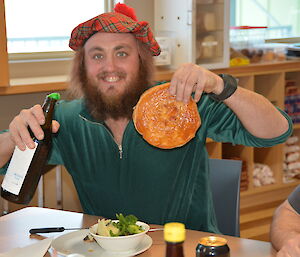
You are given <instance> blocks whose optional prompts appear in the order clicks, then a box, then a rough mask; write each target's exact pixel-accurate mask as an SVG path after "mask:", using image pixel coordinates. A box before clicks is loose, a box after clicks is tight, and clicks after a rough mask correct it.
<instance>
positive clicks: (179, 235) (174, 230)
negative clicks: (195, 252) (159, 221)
mask: <svg viewBox="0 0 300 257" xmlns="http://www.w3.org/2000/svg"><path fill="white" fill-rule="evenodd" d="M164 239H165V241H167V242H172V243H179V242H183V241H184V240H185V225H184V224H183V223H179V222H170V223H166V224H165V226H164Z"/></svg>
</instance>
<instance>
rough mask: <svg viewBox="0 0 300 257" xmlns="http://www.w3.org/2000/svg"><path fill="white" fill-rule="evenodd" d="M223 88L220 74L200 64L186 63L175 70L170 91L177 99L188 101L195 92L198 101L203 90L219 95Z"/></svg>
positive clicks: (195, 98)
mask: <svg viewBox="0 0 300 257" xmlns="http://www.w3.org/2000/svg"><path fill="white" fill-rule="evenodd" d="M223 88H224V83H223V80H222V78H221V77H220V76H218V75H217V74H215V73H213V72H211V71H209V70H207V69H204V68H203V67H201V66H199V65H196V64H192V63H186V64H182V65H181V66H180V67H179V68H178V69H177V70H176V71H175V73H174V75H173V77H172V79H171V85H170V88H169V91H170V93H171V94H172V95H176V100H177V101H183V102H185V103H188V102H189V100H190V97H191V94H192V93H195V95H194V100H195V101H196V102H198V101H199V100H200V98H201V95H202V93H203V92H206V93H214V94H217V95H218V94H220V93H221V92H222V90H223Z"/></svg>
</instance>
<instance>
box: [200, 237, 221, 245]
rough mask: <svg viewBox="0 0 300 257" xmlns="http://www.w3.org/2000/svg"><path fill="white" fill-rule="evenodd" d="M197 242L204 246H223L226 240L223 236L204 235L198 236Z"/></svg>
mask: <svg viewBox="0 0 300 257" xmlns="http://www.w3.org/2000/svg"><path fill="white" fill-rule="evenodd" d="M199 243H200V244H201V245H205V246H223V245H226V244H227V240H226V239H225V238H223V237H217V236H206V237H202V238H200V240H199Z"/></svg>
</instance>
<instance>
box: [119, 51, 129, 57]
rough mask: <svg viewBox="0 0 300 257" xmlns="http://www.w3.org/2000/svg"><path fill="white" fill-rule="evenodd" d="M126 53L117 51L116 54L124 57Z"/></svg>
mask: <svg viewBox="0 0 300 257" xmlns="http://www.w3.org/2000/svg"><path fill="white" fill-rule="evenodd" d="M127 55H128V54H127V53H125V52H118V53H117V56H120V57H125V56H127Z"/></svg>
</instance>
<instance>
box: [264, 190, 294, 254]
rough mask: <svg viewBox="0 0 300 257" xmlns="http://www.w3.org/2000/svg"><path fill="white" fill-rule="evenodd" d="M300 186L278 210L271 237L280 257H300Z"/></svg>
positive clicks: (272, 225)
mask: <svg viewBox="0 0 300 257" xmlns="http://www.w3.org/2000/svg"><path fill="white" fill-rule="evenodd" d="M299 214H300V185H299V186H297V187H296V188H295V189H294V191H293V192H292V193H291V194H290V195H289V197H288V199H287V200H285V201H284V202H283V203H282V204H281V205H280V206H279V207H278V208H277V210H276V212H275V214H274V217H273V221H272V224H271V231H270V237H271V242H272V244H273V246H274V248H275V249H276V250H278V253H277V256H278V257H298V256H300V226H299V224H300V215H299Z"/></svg>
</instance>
